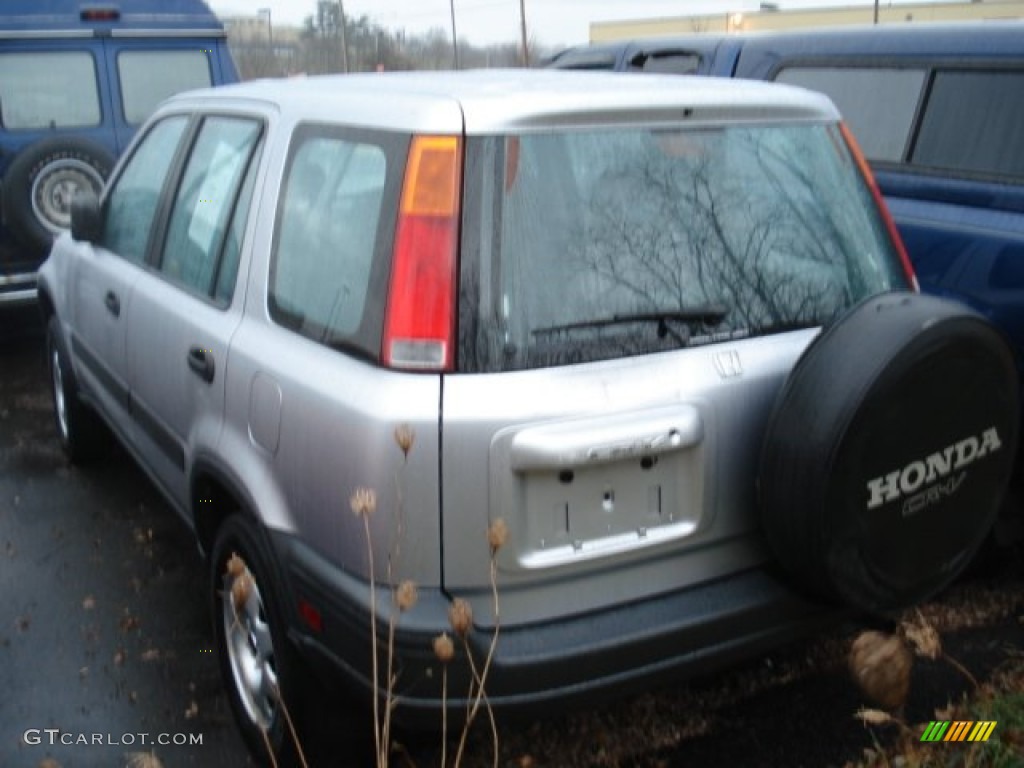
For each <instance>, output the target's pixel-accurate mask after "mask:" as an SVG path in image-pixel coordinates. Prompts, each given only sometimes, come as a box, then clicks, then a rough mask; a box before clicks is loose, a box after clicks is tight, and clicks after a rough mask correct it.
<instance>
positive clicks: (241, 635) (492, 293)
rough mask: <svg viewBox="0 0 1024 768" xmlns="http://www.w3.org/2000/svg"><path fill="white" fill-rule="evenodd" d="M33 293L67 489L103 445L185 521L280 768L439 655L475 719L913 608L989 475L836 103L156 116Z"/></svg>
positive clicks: (978, 425)
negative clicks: (337, 684) (293, 731)
mask: <svg viewBox="0 0 1024 768" xmlns="http://www.w3.org/2000/svg"><path fill="white" fill-rule="evenodd" d="M40 300H41V303H42V306H43V310H44V312H45V313H46V315H47V323H48V326H47V327H48V330H49V334H48V344H49V347H48V349H49V359H50V363H51V370H52V380H53V388H54V402H55V406H56V413H57V425H58V430H59V433H60V438H61V441H62V442H63V445H64V447H65V449H66V451H67V453H68V455H69V456H70V457H71V459H73V460H80V459H86V458H89V457H90V456H94V455H95V454H96V451H97V449H98V448H99V447H100V444H101V443H102V438H103V436H104V434H107V433H108V432H110V431H112V432H113V433H114V434H115V435H116V436H117V437H118V438H119V439H120V440H121V441H122V442H123V443H124V444H125V445H126V446H127V448H128V449H129V451H130V452H131V453H132V454H133V455H134V456H135V457H136V458H137V459H138V460H139V462H140V464H141V465H142V466H143V467H144V468H145V469H146V471H147V472H148V473H149V475H150V476H151V477H152V479H153V481H154V482H155V483H156V484H157V485H158V486H159V488H160V489H161V490H162V491H163V492H164V494H165V495H166V496H167V499H168V500H169V502H170V504H171V505H172V506H173V507H174V509H175V510H177V512H179V513H180V514H181V516H182V517H183V518H184V519H185V520H186V521H187V523H188V524H189V525H190V526H192V527H193V528H194V530H195V533H196V536H197V538H198V541H199V544H200V545H201V547H202V549H203V550H204V552H206V553H207V554H208V556H209V563H210V580H209V596H208V597H209V600H210V601H211V604H212V606H213V611H214V616H215V621H216V627H217V639H218V644H219V653H220V656H221V663H222V666H223V669H224V673H225V674H224V677H225V681H226V684H227V687H228V689H229V692H230V696H231V699H232V703H233V705H234V708H235V710H236V714H237V715H238V719H239V722H240V724H241V727H242V730H243V732H244V733H245V735H246V737H247V738H248V740H249V742H250V744H251V745H253V748H254V750H255V751H256V752H257V753H260V752H261V751H262V750H263V749H264V734H266V737H267V741H269V743H271V744H272V745H273V748H274V749H275V750H276V751H277V752H278V758H279V759H280V760H281V761H282V762H284V761H286V760H287V758H288V750H289V743H290V739H289V738H288V734H287V729H286V728H285V722H284V721H285V718H284V717H283V712H284V708H283V707H282V706H281V701H282V699H281V698H279V696H283V701H285V702H288V703H289V705H290V707H289V711H291V712H292V714H293V715H295V714H297V713H299V712H300V710H301V704H302V697H301V696H300V686H299V679H300V677H302V676H303V675H302V672H303V670H307V669H308V668H309V667H310V666H312V667H314V668H316V669H329V670H333V671H334V672H337V673H339V674H340V678H341V679H342V681H343V683H344V685H346V686H347V688H348V689H349V690H351V691H354V692H356V693H361V694H364V695H367V697H368V698H373V697H374V695H375V696H380V697H387V698H389V699H390V701H391V702H397V709H396V710H395V713H396V716H402V717H405V718H406V720H407V721H409V722H416V721H419V722H424V721H426V722H428V723H437V724H438V725H440V721H441V720H440V709H441V708H442V702H443V700H444V697H445V696H447V702H448V704H449V705H450V706H453V707H462V706H465V704H466V693H465V692H466V691H467V690H469V688H470V686H471V684H472V680H471V676H472V673H471V672H470V667H469V666H468V665H467V664H460V663H459V661H460V654H461V655H463V656H464V655H465V653H466V652H467V649H468V652H469V653H470V654H472V655H473V658H474V659H475V664H476V668H477V670H478V672H480V670H481V669H482V670H484V671H483V672H482V673H481V674H482V676H486V692H487V693H486V699H487V702H488V703H489V704H490V705H492V706H494V707H495V708H498V709H500V708H515V707H517V706H518V707H536V706H538V705H540V704H543V703H545V702H564V701H565V700H568V699H574V698H575V699H579V698H584V697H586V698H587V699H588V700H593V697H594V696H595V695H598V694H607V693H615V694H619V693H621V692H623V691H627V690H635V689H637V688H640V687H643V686H648V685H650V684H652V683H655V682H662V681H664V680H666V679H667V678H666V675H667V674H668V673H677V672H693V671H695V670H697V669H702V670H703V669H708V668H710V665H711V664H712V663H719V662H722V661H723V660H728V659H730V658H733V657H735V656H737V655H739V654H742V653H750V652H752V651H755V650H757V649H759V648H763V647H766V646H768V645H770V644H773V643H778V642H780V641H782V640H784V639H786V638H789V637H792V636H793V635H795V634H797V633H799V632H801V631H806V630H807V629H808V628H809V627H813V626H816V625H817V624H818V622H819V621H820V620H821V619H822V617H823V616H824V615H826V614H828V613H829V612H830V606H835V605H846V606H853V607H855V608H856V609H860V610H864V611H870V612H874V613H886V612H891V611H895V610H898V609H901V608H903V607H905V606H908V605H911V604H913V603H915V602H917V601H920V600H922V599H924V598H925V597H927V596H929V595H931V594H933V593H934V592H935V591H937V590H939V589H941V588H942V587H943V586H945V585H946V584H948V583H949V582H950V581H951V580H952V579H953V578H955V576H956V575H957V574H958V573H959V572H960V571H961V570H962V568H963V567H964V566H965V565H966V563H967V562H968V560H969V559H970V557H971V556H972V555H973V554H974V552H975V551H976V550H977V548H978V547H979V545H980V544H981V542H982V540H983V539H984V537H985V536H986V533H987V531H988V529H989V526H990V524H991V522H992V519H993V516H994V515H995V513H996V509H997V506H998V504H999V501H1000V498H1001V496H1002V493H1003V491H1004V488H1005V485H1006V482H1007V479H1008V476H1009V473H1010V469H1011V466H1012V463H1013V458H1014V452H1015V448H1016V441H1017V419H1018V416H1017V402H1018V393H1017V380H1016V374H1015V366H1014V361H1013V359H1012V355H1011V353H1010V352H1009V351H1008V350H1007V348H1006V346H1005V345H1004V344H1003V341H1002V339H1001V338H1000V336H999V335H998V333H996V332H995V331H993V330H992V328H991V327H990V326H989V325H988V324H987V323H986V322H985V321H984V320H983V319H981V318H980V317H978V316H976V315H975V314H973V313H972V312H971V311H969V310H967V309H965V308H962V307H959V306H957V305H954V304H951V303H946V302H943V301H941V300H938V299H934V298H928V297H923V296H921V295H919V294H917V293H916V282H915V279H914V276H913V273H912V271H911V268H910V266H909V264H908V261H907V259H906V256H905V254H904V253H903V250H902V247H901V245H900V243H899V240H898V237H897V236H896V235H895V232H894V229H893V227H892V223H891V221H890V219H889V217H888V215H887V214H886V212H885V210H884V207H883V206H882V204H881V203H880V199H879V195H878V190H877V188H876V187H875V186H874V184H873V182H872V179H871V178H870V174H869V173H868V172H867V168H866V165H865V164H864V162H863V160H862V158H861V156H860V154H859V153H858V151H857V150H856V147H855V144H854V142H853V139H852V137H851V136H850V135H849V132H848V131H847V130H846V129H845V128H844V126H843V125H842V123H841V121H840V119H839V116H838V114H837V113H836V111H835V109H834V107H833V106H832V105H831V103H830V102H829V101H828V100H827V99H826V98H824V97H822V96H820V95H814V94H811V93H809V92H805V91H801V90H798V89H794V88H788V87H783V86H773V85H766V84H760V83H743V82H738V81H716V80H711V79H703V78H702V79H689V78H679V77H665V78H661V77H650V78H644V79H635V78H622V77H621V76H616V75H601V74H592V73H571V72H503V73H497V72H478V73H456V74H439V73H431V74H429V75H428V74H404V75H400V74H396V75H376V76H348V77H336V78H324V79H321V78H309V79H306V80H290V81H276V82H260V83H252V84H246V85H242V86H232V87H228V88H223V89H219V90H217V91H205V92H194V93H191V94H187V95H184V96H180V97H176V98H174V99H172V100H170V101H168V102H166V103H165V104H164V105H163V106H162V107H161V108H160V109H159V110H158V112H157V113H156V114H155V115H154V117H153V118H152V119H151V120H150V121H149V122H148V123H147V124H146V126H145V127H144V129H143V130H141V131H140V133H139V136H138V138H137V140H136V141H135V143H134V144H133V146H132V148H131V149H130V151H129V152H128V153H127V154H126V156H125V157H124V158H123V159H122V161H121V162H120V164H119V166H118V168H117V169H116V171H115V173H114V175H113V177H112V179H111V181H110V182H109V184H108V185H107V188H106V190H105V191H104V193H103V196H102V198H101V199H100V200H96V199H95V198H91V199H90V198H89V197H88V196H85V197H82V198H79V199H78V200H77V201H76V203H75V206H74V214H73V230H72V233H71V235H65V236H63V237H62V238H61V239H60V240H59V241H58V242H57V243H56V245H55V247H54V249H53V252H52V254H51V256H50V258H49V260H48V261H47V262H46V264H45V266H44V267H43V269H42V272H41V277H40ZM101 425H102V426H101ZM499 521H500V522H499ZM488 533H489V534H490V536H489V537H488ZM400 584H401V585H403V587H402V589H395V590H392V589H391V587H392V586H395V587H397V585H400ZM371 585H373V586H374V589H371ZM412 585H415V587H416V589H412ZM495 593H496V595H497V597H495ZM414 598H415V599H414ZM456 598H463V599H465V600H467V601H468V604H469V605H471V606H472V607H473V609H474V612H473V614H472V616H473V618H472V626H471V627H470V628H468V629H467V628H466V626H465V624H464V622H465V619H466V618H467V615H466V613H465V612H464V611H462V608H463V606H464V604H463V603H462V602H461V601H459V602H458V603H457V605H458V607H459V610H456V611H454V612H453V614H454V615H453V616H451V617H450V616H449V609H450V608H451V607H452V605H453V603H454V602H455V599H456ZM371 626H373V627H375V628H376V629H375V632H373V633H371ZM499 627H500V636H499V637H498V639H497V642H496V644H494V642H493V641H494V639H495V634H496V633H497V632H498V630H499ZM392 630H393V639H392V640H391V641H390V642H388V641H387V638H388V636H389V635H390V634H391V632H392ZM445 633H455V635H456V636H458V637H464V638H465V639H466V645H465V646H462V645H461V644H460V645H459V651H458V653H457V654H456V657H455V658H454V659H453V660H451V662H450V663H448V664H447V666H444V665H445V661H444V658H446V656H447V654H446V653H441V657H442V658H438V656H437V655H436V654H435V650H434V648H433V647H432V643H433V641H434V639H435V638H437V637H439V636H443V635H444V634H445ZM372 634H373V635H376V638H377V642H378V644H386V645H388V646H389V650H388V651H387V653H386V654H385V656H386V657H387V661H386V663H385V661H384V660H383V659H382V660H381V663H380V664H379V665H377V666H376V667H375V666H374V665H373V664H372V663H371V660H372V658H373V654H372V652H371V649H372V647H373V646H372V639H371V635H372ZM492 646H493V647H492ZM442 648H443V645H442ZM485 658H486V659H487V660H486V661H485ZM442 667H444V670H443V671H444V673H445V674H442ZM373 669H377V670H378V671H377V674H378V677H377V679H376V680H375V679H374V677H373V671H372V670H373ZM443 680H444V681H446V684H447V688H446V689H445V691H446V692H444V693H443V689H442V681H443ZM375 683H376V684H375ZM388 707H390V703H389V704H388Z"/></svg>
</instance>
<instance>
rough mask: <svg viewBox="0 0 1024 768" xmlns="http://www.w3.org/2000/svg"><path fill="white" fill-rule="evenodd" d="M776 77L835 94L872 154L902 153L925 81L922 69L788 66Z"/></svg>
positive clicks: (893, 156) (895, 156)
mask: <svg viewBox="0 0 1024 768" xmlns="http://www.w3.org/2000/svg"><path fill="white" fill-rule="evenodd" d="M775 79H776V81H777V82H780V83H788V84H790V85H799V86H801V87H803V88H807V89H809V90H812V91H819V92H821V93H824V94H825V95H826V96H828V97H829V98H830V99H832V101H833V103H834V104H835V105H836V107H837V108H838V109H839V112H840V113H841V114H842V116H843V119H844V120H846V122H847V124H848V125H849V126H850V129H851V130H852V131H853V133H854V135H855V136H856V137H857V142H858V143H859V144H860V146H861V149H863V151H864V154H865V155H866V156H867V157H868V158H869V159H871V160H888V161H892V162H899V161H901V160H902V159H903V155H904V152H905V151H906V147H907V141H908V138H909V136H910V128H911V125H912V124H913V121H914V113H915V112H916V111H917V105H918V102H919V101H920V97H921V88H922V86H923V85H924V80H925V71H924V70H923V69H892V68H885V67H871V68H857V67H789V68H787V69H783V70H782V71H780V72H779V74H778V75H777V76H776V78H775Z"/></svg>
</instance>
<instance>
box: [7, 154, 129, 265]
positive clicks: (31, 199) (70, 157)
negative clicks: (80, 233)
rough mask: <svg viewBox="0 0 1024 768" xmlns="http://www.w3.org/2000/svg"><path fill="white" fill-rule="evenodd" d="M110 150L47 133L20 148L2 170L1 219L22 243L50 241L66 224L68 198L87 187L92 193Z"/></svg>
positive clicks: (32, 245) (41, 246)
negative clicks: (44, 136)
mask: <svg viewBox="0 0 1024 768" xmlns="http://www.w3.org/2000/svg"><path fill="white" fill-rule="evenodd" d="M114 162H115V160H114V156H113V155H111V154H110V152H108V151H107V150H106V149H104V148H103V147H102V146H100V145H99V144H97V143H96V142H94V141H90V140H88V139H83V138H81V137H78V136H53V137H50V138H47V139H43V140H42V141H38V142H36V143H35V144H30V145H29V146H28V147H26V148H25V149H23V150H22V151H21V152H20V153H19V154H18V155H17V156H16V157H15V158H14V160H13V161H12V162H11V165H10V166H9V167H8V169H7V174H6V175H5V176H4V181H3V184H4V194H3V213H4V221H5V223H6V224H7V226H8V227H10V229H11V231H12V232H13V233H14V235H15V236H16V237H17V238H18V240H19V241H20V242H21V244H22V245H23V246H25V247H26V248H29V249H31V250H33V251H42V250H46V249H48V248H49V247H50V244H51V243H52V242H53V238H54V237H55V236H56V235H57V234H59V233H60V232H61V231H63V230H65V229H68V228H70V226H71V200H72V198H73V197H74V194H75V192H76V191H77V190H79V189H83V188H88V189H91V190H92V191H93V193H95V194H96V196H97V197H98V196H99V195H100V193H101V192H102V191H103V182H104V180H105V179H106V178H107V176H109V175H110V171H111V169H112V168H113V167H114Z"/></svg>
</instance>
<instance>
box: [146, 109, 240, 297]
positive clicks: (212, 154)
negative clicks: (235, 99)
mask: <svg viewBox="0 0 1024 768" xmlns="http://www.w3.org/2000/svg"><path fill="white" fill-rule="evenodd" d="M259 134H260V124H259V123H258V122H257V121H255V120H251V119H244V118H234V117H209V118H207V119H206V120H205V121H204V122H203V125H202V128H200V130H199V135H198V137H197V138H196V141H195V144H194V145H193V147H192V152H191V154H190V156H189V159H188V163H187V165H186V167H185V173H184V175H183V176H182V179H181V185H180V186H179V187H178V191H177V195H176V196H175V199H174V208H173V209H172V212H171V219H170V224H169V225H168V228H167V238H166V240H165V243H164V256H163V260H162V262H161V264H160V271H161V272H163V273H164V274H165V275H167V276H168V277H170V278H171V279H172V280H174V281H175V282H177V283H180V284H182V285H185V286H187V287H188V288H191V289H192V290H193V291H195V292H196V293H199V294H201V295H204V296H209V295H212V293H213V289H214V285H215V281H216V277H217V269H218V266H219V263H220V257H221V250H222V245H223V243H224V240H225V235H226V234H227V230H228V225H229V221H230V218H231V213H232V211H233V210H234V208H235V201H236V199H237V197H238V191H239V187H240V186H241V185H242V179H243V176H244V175H245V169H246V167H247V165H248V161H249V158H250V156H251V155H252V150H253V147H254V146H255V144H256V141H257V139H258V138H259ZM236 255H237V254H233V255H232V258H234V256H236Z"/></svg>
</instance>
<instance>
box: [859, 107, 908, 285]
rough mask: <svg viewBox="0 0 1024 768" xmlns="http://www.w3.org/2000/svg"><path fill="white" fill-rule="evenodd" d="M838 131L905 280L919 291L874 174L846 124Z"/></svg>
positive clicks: (901, 241)
mask: <svg viewBox="0 0 1024 768" xmlns="http://www.w3.org/2000/svg"><path fill="white" fill-rule="evenodd" d="M839 130H840V131H842V133H843V140H844V141H846V146H847V147H849V148H850V154H851V155H853V159H854V161H855V162H856V163H857V168H858V169H860V173H861V175H862V176H863V177H864V181H866V182H867V185H868V189H870V190H871V196H872V197H873V198H874V199H875V205H876V206H877V207H878V211H879V213H880V214H881V215H882V220H883V221H884V222H885V227H886V229H887V230H888V231H889V237H890V239H891V240H892V244H893V247H894V248H896V253H898V254H899V257H900V261H902V262H903V271H904V272H906V273H907V279H908V280H909V281H910V284H911V286H912V287H913V289H914V290H915V291H920V290H921V286H920V285H918V282H917V275H916V274H914V266H913V265H912V264H911V263H910V257H909V256H908V255H907V249H906V248H905V247H904V246H903V238H902V237H900V233H899V231H898V230H897V229H896V222H894V221H893V220H892V214H891V213H889V206H887V205H886V204H885V199H884V198H883V197H882V191H881V190H880V189H879V188H878V182H876V181H875V174H873V173H872V172H871V167H870V166H869V165H868V161H867V160H865V159H864V153H863V152H861V151H860V146H859V145H858V144H857V140H856V139H855V138H854V137H853V133H852V132H851V131H850V129H849V128H848V127H847V125H846V123H840V124H839Z"/></svg>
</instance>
